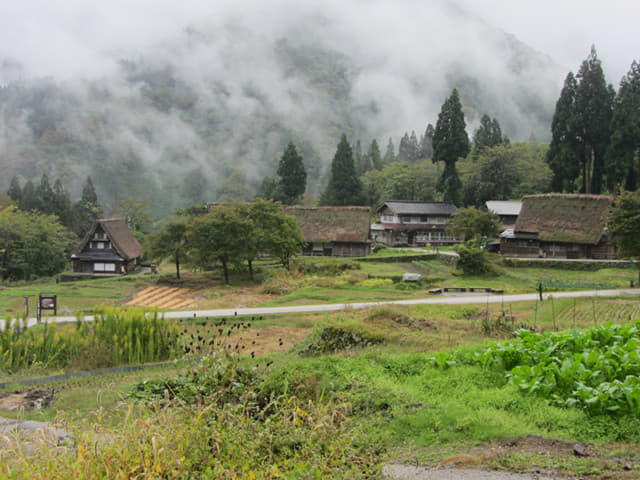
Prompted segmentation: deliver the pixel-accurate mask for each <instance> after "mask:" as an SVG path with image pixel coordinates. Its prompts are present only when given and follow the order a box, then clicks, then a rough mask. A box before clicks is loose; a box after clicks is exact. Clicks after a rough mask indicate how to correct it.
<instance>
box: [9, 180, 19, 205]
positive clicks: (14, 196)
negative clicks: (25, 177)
mask: <svg viewBox="0 0 640 480" xmlns="http://www.w3.org/2000/svg"><path fill="white" fill-rule="evenodd" d="M7 195H9V198H10V199H11V200H13V202H14V203H15V204H16V205H18V206H20V204H21V203H22V188H20V181H19V180H18V177H13V178H12V179H11V183H10V184H9V190H7Z"/></svg>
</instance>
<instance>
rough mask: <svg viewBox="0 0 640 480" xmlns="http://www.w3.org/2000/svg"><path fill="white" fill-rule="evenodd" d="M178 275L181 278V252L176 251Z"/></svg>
mask: <svg viewBox="0 0 640 480" xmlns="http://www.w3.org/2000/svg"><path fill="white" fill-rule="evenodd" d="M176 277H177V278H178V280H180V254H179V253H178V252H176Z"/></svg>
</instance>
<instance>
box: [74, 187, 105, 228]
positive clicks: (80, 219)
mask: <svg viewBox="0 0 640 480" xmlns="http://www.w3.org/2000/svg"><path fill="white" fill-rule="evenodd" d="M101 214H102V211H101V210H100V206H99V205H98V195H97V194H96V190H95V188H94V187H93V182H92V181H91V177H87V181H86V183H85V185H84V187H83V188H82V196H81V197H80V200H78V201H77V202H76V203H74V204H73V208H72V230H73V231H74V233H75V234H76V235H78V236H79V237H84V235H85V234H86V233H87V231H89V228H91V225H92V224H93V221H94V220H96V219H98V218H100V216H101Z"/></svg>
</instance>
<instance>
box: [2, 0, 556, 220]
mask: <svg viewBox="0 0 640 480" xmlns="http://www.w3.org/2000/svg"><path fill="white" fill-rule="evenodd" d="M269 3H270V4H269V5H268V6H265V5H262V4H261V3H256V2H250V1H247V0H241V1H239V2H235V4H234V6H233V7H232V6H225V7H224V8H223V7H216V6H213V7H209V8H210V9H212V10H211V11H210V12H209V14H208V15H202V12H200V15H198V16H194V18H193V19H190V20H188V21H187V20H185V19H182V18H181V19H180V25H178V26H176V27H175V29H173V30H170V31H167V32H166V35H163V34H162V32H160V33H157V32H156V35H155V36H153V38H152V40H153V41H149V39H146V41H137V40H136V39H135V38H134V39H131V40H130V41H127V42H125V41H120V42H116V40H122V39H114V45H113V48H112V49H110V48H108V42H106V41H104V39H103V43H101V44H100V49H97V48H96V49H95V51H94V50H92V49H91V46H92V45H93V44H91V43H90V42H88V43H86V44H84V45H83V50H82V52H83V54H82V55H80V54H78V55H77V58H73V57H74V52H75V50H74V48H76V46H75V45H73V44H69V45H65V46H64V47H65V48H67V49H68V50H67V51H65V52H63V53H65V56H64V58H63V59H61V60H60V61H59V62H49V64H48V65H49V69H48V70H45V71H42V70H41V69H40V70H39V69H37V68H35V67H34V65H37V62H35V61H34V60H33V58H31V57H29V58H27V57H26V56H25V58H18V57H15V58H2V59H0V85H1V87H0V169H1V171H2V176H0V189H2V190H5V191H6V189H7V187H8V184H9V181H10V179H11V178H12V177H13V176H14V175H17V176H19V177H20V178H21V179H23V180H26V179H32V180H38V179H39V177H40V176H41V175H42V173H47V174H48V175H49V177H50V178H51V179H55V178H60V179H61V180H62V181H63V182H64V183H65V184H66V185H68V186H69V187H70V188H71V190H72V194H77V192H78V191H79V189H80V188H81V186H82V184H83V183H84V181H85V179H86V176H87V175H90V176H91V177H92V179H93V181H94V183H95V185H96V188H97V190H98V194H99V197H100V201H101V202H102V203H104V204H105V206H106V211H107V212H109V210H110V209H113V208H115V207H116V205H117V204H118V202H120V201H122V200H124V199H127V198H129V197H131V198H133V199H135V200H138V201H140V200H143V199H147V198H148V199H150V200H151V207H150V209H151V213H152V214H153V216H155V217H159V216H162V215H166V214H167V213H169V212H170V211H172V209H173V208H176V207H180V206H185V205H189V204H194V203H198V202H202V201H214V200H218V199H221V198H239V199H248V198H251V196H253V195H254V194H255V193H256V191H257V189H258V188H259V185H260V183H261V181H262V178H263V177H264V176H265V175H273V174H274V171H275V168H276V166H277V162H278V159H279V156H280V155H281V153H282V151H283V149H284V147H285V145H286V144H287V142H289V141H290V140H293V141H294V143H295V144H296V145H297V146H298V148H299V150H300V151H301V153H302V154H303V156H304V159H305V164H306V167H307V171H308V172H309V175H308V178H309V186H308V190H309V191H311V192H314V193H317V192H318V191H319V190H320V189H321V188H322V182H323V179H324V174H325V170H326V167H327V165H328V164H329V162H330V160H331V158H332V156H333V153H334V152H335V147H336V144H337V142H338V140H339V137H340V134H341V133H342V132H345V133H346V134H347V136H348V137H349V139H350V140H351V141H352V142H355V141H356V140H358V139H359V140H361V142H362V144H363V145H368V143H369V142H370V141H371V140H372V139H373V138H376V139H377V140H378V142H379V144H380V146H381V148H382V149H384V147H385V146H386V144H387V142H388V139H389V138H390V137H391V138H393V141H394V143H395V144H396V146H397V145H398V141H399V137H400V136H401V135H402V134H403V133H404V132H406V131H411V130H415V131H416V132H417V134H418V135H420V134H421V133H423V132H424V130H425V128H426V126H427V124H428V123H432V124H435V122H436V121H437V116H438V112H439V110H440V107H441V105H442V103H443V101H444V99H445V98H446V97H447V96H448V95H449V94H450V92H451V89H452V88H453V87H457V88H458V89H459V91H460V95H461V100H462V103H463V106H464V110H465V115H466V119H467V131H468V133H469V134H470V135H471V134H472V132H473V129H474V128H475V126H476V125H477V122H478V121H479V118H480V116H481V115H482V114H484V113H487V114H489V115H490V116H492V117H495V118H497V119H498V120H499V121H500V124H501V126H502V129H503V132H504V133H505V134H507V135H508V136H509V137H510V138H511V139H512V140H528V139H530V138H536V139H537V140H546V139H548V136H549V128H550V121H551V116H552V114H553V108H554V105H555V101H556V99H557V97H558V94H559V91H560V88H561V86H562V80H563V78H564V75H565V74H566V72H565V71H564V70H563V69H562V68H560V67H558V66H557V65H555V64H554V63H553V61H552V60H551V59H550V58H549V57H548V56H546V55H543V54H541V53H539V52H535V51H533V50H532V49H531V48H529V47H527V46H526V45H524V44H523V43H521V42H519V41H518V40H517V39H516V38H514V37H513V36H511V35H508V34H506V33H504V32H502V31H499V30H497V29H494V28H492V27H491V26H490V25H487V24H485V23H483V22H482V21H481V20H480V19H478V18H476V17H473V16H470V15H468V14H466V13H465V12H464V11H463V10H461V9H460V8H459V7H457V6H456V5H455V3H453V2H447V1H431V2H421V3H424V4H417V2H410V1H400V2H396V3H393V4H390V3H388V2H383V1H374V2H361V1H358V0H351V1H348V2H337V1H329V2H323V3H322V4H320V3H317V2H310V3H308V4H307V3H305V4H304V5H300V4H297V3H294V2H292V1H290V0H280V1H278V2H275V4H274V3H271V2H269ZM105 42H106V43H105ZM105 45H106V46H105ZM61 55H62V53H61Z"/></svg>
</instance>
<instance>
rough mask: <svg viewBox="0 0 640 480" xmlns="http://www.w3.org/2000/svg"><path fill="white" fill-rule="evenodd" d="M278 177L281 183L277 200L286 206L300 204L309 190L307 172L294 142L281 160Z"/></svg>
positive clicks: (290, 143)
mask: <svg viewBox="0 0 640 480" xmlns="http://www.w3.org/2000/svg"><path fill="white" fill-rule="evenodd" d="M278 176H279V177H280V181H279V182H278V186H277V187H276V191H277V194H278V197H279V198H277V199H278V200H280V201H282V203H284V204H285V205H293V204H295V203H296V202H298V201H299V200H300V199H301V198H302V195H304V191H305V190H306V188H307V171H306V170H305V168H304V163H303V162H302V156H301V155H300V154H299V153H298V152H297V150H296V146H295V145H294V144H293V142H289V144H288V145H287V148H286V149H285V151H284V153H283V154H282V157H281V158H280V163H279V164H278Z"/></svg>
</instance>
